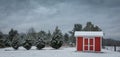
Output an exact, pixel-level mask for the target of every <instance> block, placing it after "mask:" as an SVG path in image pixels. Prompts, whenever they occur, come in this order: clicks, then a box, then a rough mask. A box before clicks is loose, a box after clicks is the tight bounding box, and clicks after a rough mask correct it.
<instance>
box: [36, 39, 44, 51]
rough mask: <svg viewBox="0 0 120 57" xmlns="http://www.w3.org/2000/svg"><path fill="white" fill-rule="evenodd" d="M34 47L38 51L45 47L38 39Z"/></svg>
mask: <svg viewBox="0 0 120 57" xmlns="http://www.w3.org/2000/svg"><path fill="white" fill-rule="evenodd" d="M36 47H37V49H38V50H40V49H42V48H44V47H45V42H44V41H43V40H42V39H41V38H40V37H39V38H38V40H37V42H36Z"/></svg>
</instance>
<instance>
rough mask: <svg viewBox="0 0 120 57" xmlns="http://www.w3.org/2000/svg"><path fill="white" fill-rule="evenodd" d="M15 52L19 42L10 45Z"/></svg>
mask: <svg viewBox="0 0 120 57" xmlns="http://www.w3.org/2000/svg"><path fill="white" fill-rule="evenodd" d="M11 46H12V47H13V48H14V49H15V50H17V49H18V48H19V42H18V41H14V42H12V45H11Z"/></svg>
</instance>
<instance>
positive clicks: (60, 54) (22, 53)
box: [0, 47, 120, 57]
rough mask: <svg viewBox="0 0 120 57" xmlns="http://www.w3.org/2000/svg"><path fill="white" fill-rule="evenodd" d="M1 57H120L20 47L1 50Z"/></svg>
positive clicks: (117, 55) (68, 49)
mask: <svg viewBox="0 0 120 57" xmlns="http://www.w3.org/2000/svg"><path fill="white" fill-rule="evenodd" d="M0 55H1V57H8V56H9V57H120V53H119V52H114V51H110V50H106V49H102V52H101V53H90V52H77V51H76V48H75V47H62V48H60V49H58V50H55V49H53V48H51V47H46V48H44V49H42V50H36V47H32V49H31V50H28V51H27V50H25V49H24V48H23V47H20V49H19V50H14V49H12V48H5V49H0Z"/></svg>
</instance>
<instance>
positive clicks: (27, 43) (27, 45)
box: [23, 40, 32, 50]
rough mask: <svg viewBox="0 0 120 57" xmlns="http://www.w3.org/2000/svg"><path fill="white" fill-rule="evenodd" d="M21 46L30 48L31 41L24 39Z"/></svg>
mask: <svg viewBox="0 0 120 57" xmlns="http://www.w3.org/2000/svg"><path fill="white" fill-rule="evenodd" d="M23 47H24V48H25V49H27V50H30V49H31V47H32V43H31V40H26V41H25V42H24V43H23Z"/></svg>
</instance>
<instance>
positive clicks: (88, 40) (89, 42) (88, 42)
mask: <svg viewBox="0 0 120 57" xmlns="http://www.w3.org/2000/svg"><path fill="white" fill-rule="evenodd" d="M88 51H90V38H88Z"/></svg>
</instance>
